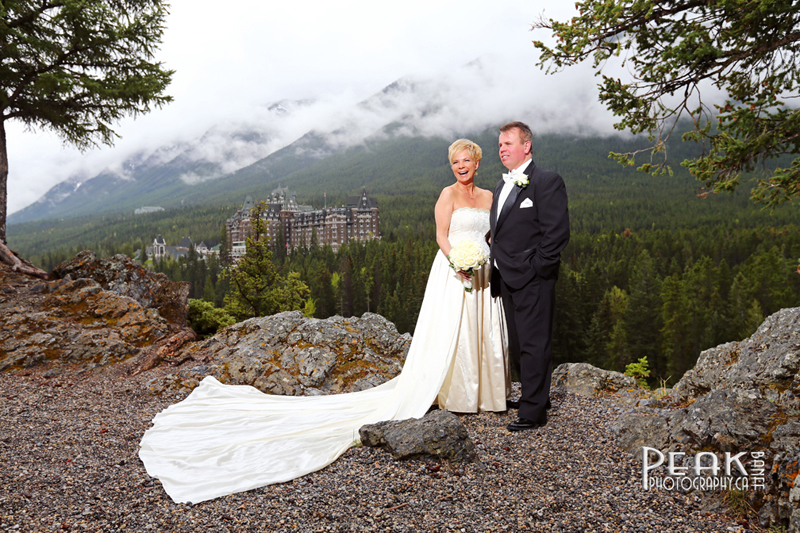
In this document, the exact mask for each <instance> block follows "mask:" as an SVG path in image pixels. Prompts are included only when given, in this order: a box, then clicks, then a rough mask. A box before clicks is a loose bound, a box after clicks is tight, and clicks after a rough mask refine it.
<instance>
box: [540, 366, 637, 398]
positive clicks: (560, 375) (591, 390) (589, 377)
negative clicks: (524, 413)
mask: <svg viewBox="0 0 800 533" xmlns="http://www.w3.org/2000/svg"><path fill="white" fill-rule="evenodd" d="M551 384H552V386H553V387H564V388H565V389H567V390H568V391H571V392H574V393H576V394H580V395H582V396H597V395H598V394H601V393H609V392H620V391H624V390H634V389H638V388H639V385H638V384H637V383H636V380H635V379H634V378H632V377H630V376H626V375H625V374H621V373H619V372H614V371H612V370H603V369H602V368H597V367H595V366H592V365H590V364H588V363H564V364H561V365H558V367H557V368H556V369H555V370H554V371H553V376H552V379H551Z"/></svg>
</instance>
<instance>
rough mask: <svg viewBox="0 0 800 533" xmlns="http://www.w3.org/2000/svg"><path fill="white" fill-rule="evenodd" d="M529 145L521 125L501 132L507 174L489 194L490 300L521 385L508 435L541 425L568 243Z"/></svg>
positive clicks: (561, 210) (563, 208)
mask: <svg viewBox="0 0 800 533" xmlns="http://www.w3.org/2000/svg"><path fill="white" fill-rule="evenodd" d="M532 139H533V134H532V133H531V129H530V128H529V127H528V126H527V125H525V124H523V123H522V122H511V123H509V124H506V125H505V126H503V127H501V128H500V160H501V161H502V162H503V165H504V166H505V167H506V168H507V169H508V170H509V173H508V174H503V179H502V180H500V182H499V183H498V184H497V187H495V189H494V199H493V200H492V211H491V215H490V223H491V245H492V246H491V263H492V280H491V290H492V296H498V295H500V296H502V298H503V307H504V309H505V315H506V322H507V324H508V349H509V355H510V357H511V364H512V366H513V367H514V368H515V369H516V370H517V373H518V375H519V378H520V382H521V384H522V396H521V397H520V401H519V416H518V418H517V419H516V420H514V421H513V422H511V423H510V424H509V425H508V430H509V431H525V430H529V429H535V428H538V427H541V426H544V425H545V424H546V423H547V408H548V407H549V403H550V402H549V396H550V375H551V373H552V364H551V358H552V357H551V348H552V337H553V305H554V295H555V285H556V279H557V278H558V266H559V263H560V261H561V251H562V250H563V249H564V247H565V246H566V245H567V242H568V241H569V213H568V211H567V190H566V187H565V186H564V180H562V179H561V176H559V175H558V174H557V173H555V172H551V171H549V170H545V169H543V168H540V167H537V166H536V164H535V163H534V162H533V159H532V158H531V143H532Z"/></svg>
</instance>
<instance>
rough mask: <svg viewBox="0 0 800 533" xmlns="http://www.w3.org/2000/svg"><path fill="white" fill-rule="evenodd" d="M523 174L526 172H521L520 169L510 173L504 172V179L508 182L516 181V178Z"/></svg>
mask: <svg viewBox="0 0 800 533" xmlns="http://www.w3.org/2000/svg"><path fill="white" fill-rule="evenodd" d="M523 174H524V172H521V171H519V170H515V171H513V172H509V173H508V174H503V181H505V182H506V183H514V181H515V180H516V179H518V178H519V177H520V176H522V175H523Z"/></svg>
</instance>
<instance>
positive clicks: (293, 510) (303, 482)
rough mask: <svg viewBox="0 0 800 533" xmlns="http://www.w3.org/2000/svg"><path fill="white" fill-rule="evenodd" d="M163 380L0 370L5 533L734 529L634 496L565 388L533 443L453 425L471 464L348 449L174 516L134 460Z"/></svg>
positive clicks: (498, 427)
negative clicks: (325, 463) (475, 458)
mask: <svg viewBox="0 0 800 533" xmlns="http://www.w3.org/2000/svg"><path fill="white" fill-rule="evenodd" d="M119 366H122V365H119ZM171 370H174V369H171ZM158 372H162V371H160V370H155V371H151V372H149V373H146V374H144V375H142V376H138V377H135V378H130V377H125V376H123V375H122V369H121V368H117V369H113V368H112V369H104V370H103V371H102V372H98V373H88V372H87V373H84V374H81V375H78V374H71V373H70V372H69V371H65V372H62V373H61V374H60V375H58V376H56V377H51V378H45V377H44V375H43V374H42V373H40V372H28V373H27V375H22V374H19V373H17V374H15V373H8V374H0V400H1V401H0V424H2V426H1V427H2V434H0V476H1V477H2V482H1V483H0V531H26V532H27V531H30V532H33V531H63V530H69V531H104V532H106V531H154V532H155V531H187V532H190V531H191V532H193V531H215V532H216V531H219V532H229V531H230V532H232V531H276V532H277V531H320V532H322V531H463V532H467V531H512V532H514V531H526V530H529V531H554V532H555V531H558V532H590V531H597V532H601V531H629V532H690V531H714V532H726V531H738V530H741V528H740V527H739V526H737V525H736V521H735V520H734V519H733V518H732V517H731V516H726V515H720V514H714V513H710V512H706V511H703V510H702V509H701V508H700V506H699V504H698V503H697V502H696V501H695V500H694V498H693V497H691V496H690V497H686V496H682V495H679V494H672V493H666V492H644V491H642V490H641V485H640V484H641V474H640V472H639V469H638V467H637V465H636V462H635V460H634V457H633V456H632V455H630V454H626V453H623V452H621V451H620V450H619V449H618V448H616V446H615V445H614V444H613V443H614V438H613V435H612V432H611V430H610V427H611V425H612V424H613V421H614V419H615V417H616V415H617V414H618V410H617V408H616V407H614V405H613V404H612V403H611V402H609V401H607V400H600V399H593V398H583V397H580V396H576V395H573V394H570V393H566V392H563V391H555V392H554V398H553V399H554V402H553V403H554V408H553V411H552V414H551V416H550V421H549V423H548V424H547V426H545V427H544V428H542V429H539V430H535V431H529V432H521V433H516V434H512V433H509V432H508V431H506V429H505V426H506V424H508V422H510V421H511V420H512V419H513V417H514V416H515V415H516V411H510V412H509V413H505V414H494V413H484V414H479V415H464V416H461V419H462V420H463V422H464V424H465V425H466V426H467V429H468V431H469V433H470V435H471V437H472V438H473V440H474V441H475V443H476V445H477V449H478V453H479V456H480V459H481V463H480V464H475V465H467V466H463V465H448V464H443V463H440V462H438V461H435V460H432V459H429V460H411V461H403V462H399V461H394V460H393V459H392V458H391V456H390V455H389V454H388V453H386V452H384V451H382V450H377V449H372V448H366V447H363V448H353V449H351V450H349V451H348V452H347V453H345V454H344V456H342V457H341V458H340V459H339V460H338V461H337V462H335V463H334V464H333V465H331V466H330V467H328V468H326V469H324V470H322V471H320V472H316V473H314V474H311V475H308V476H305V477H303V478H300V479H297V480H294V481H292V482H290V483H284V484H280V485H273V486H269V487H264V488H260V489H256V490H252V491H249V492H246V493H241V494H234V495H232V496H227V497H224V498H219V499H217V500H212V501H209V502H204V503H200V504H197V505H187V504H175V503H173V502H172V500H170V499H169V497H168V496H167V495H166V493H165V492H164V491H163V490H162V488H161V484H160V482H159V481H157V480H154V479H151V478H150V477H148V475H147V473H146V472H145V470H144V466H143V465H142V463H141V462H140V461H139V458H138V456H137V451H138V448H139V440H140V438H141V436H142V434H143V433H144V432H145V430H146V429H147V428H148V427H150V420H151V419H152V418H153V416H154V415H155V414H156V413H158V412H159V411H160V410H161V409H163V408H165V407H167V405H169V404H170V403H172V402H174V401H176V400H177V399H176V398H157V397H152V396H149V395H148V394H147V393H145V392H144V386H143V385H144V383H145V382H146V381H147V380H148V379H150V378H152V377H154V375H155V374H156V373H158ZM23 374H24V373H23ZM265 459H266V458H265Z"/></svg>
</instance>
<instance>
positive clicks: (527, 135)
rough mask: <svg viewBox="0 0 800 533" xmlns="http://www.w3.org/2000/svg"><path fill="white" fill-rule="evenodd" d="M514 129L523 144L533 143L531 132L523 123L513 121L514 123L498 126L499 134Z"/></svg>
mask: <svg viewBox="0 0 800 533" xmlns="http://www.w3.org/2000/svg"><path fill="white" fill-rule="evenodd" d="M514 128H517V129H518V130H519V138H520V140H521V141H522V142H523V143H526V142H529V143H532V142H533V132H532V131H531V129H530V128H529V127H528V125H527V124H525V123H524V122H519V121H514V122H509V123H508V124H505V125H504V126H500V133H505V132H507V131H508V130H513V129H514Z"/></svg>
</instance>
